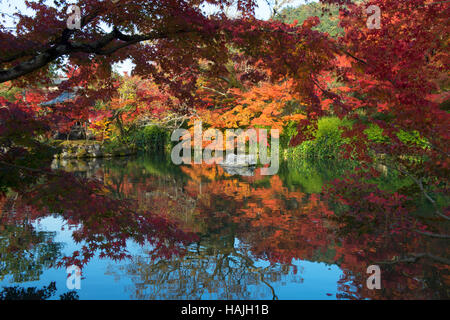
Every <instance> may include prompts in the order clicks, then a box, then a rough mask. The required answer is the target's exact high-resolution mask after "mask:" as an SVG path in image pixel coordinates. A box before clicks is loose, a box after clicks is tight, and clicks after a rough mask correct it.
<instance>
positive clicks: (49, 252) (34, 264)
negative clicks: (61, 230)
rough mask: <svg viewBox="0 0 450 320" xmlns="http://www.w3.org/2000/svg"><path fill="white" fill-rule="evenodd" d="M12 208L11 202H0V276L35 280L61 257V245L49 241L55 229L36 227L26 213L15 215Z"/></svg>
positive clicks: (53, 235)
mask: <svg viewBox="0 0 450 320" xmlns="http://www.w3.org/2000/svg"><path fill="white" fill-rule="evenodd" d="M14 211H15V209H14V203H12V202H6V203H4V204H3V206H0V280H3V279H4V278H5V276H8V275H9V276H11V277H12V281H14V282H26V281H35V280H39V277H40V276H41V274H42V272H43V270H44V269H47V268H50V267H51V266H53V265H54V264H55V263H56V261H57V260H58V259H59V258H61V249H62V246H63V245H62V244H61V243H56V242H54V241H53V239H54V238H55V235H56V232H48V231H37V230H35V228H34V226H33V225H32V224H31V223H30V222H29V221H28V218H27V217H23V218H21V219H18V220H17V219H15V217H14V213H15V212H14Z"/></svg>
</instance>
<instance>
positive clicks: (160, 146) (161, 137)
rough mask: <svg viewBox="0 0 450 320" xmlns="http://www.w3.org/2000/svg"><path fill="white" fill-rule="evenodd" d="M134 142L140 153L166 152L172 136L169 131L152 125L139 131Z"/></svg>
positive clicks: (134, 136) (134, 134)
mask: <svg viewBox="0 0 450 320" xmlns="http://www.w3.org/2000/svg"><path fill="white" fill-rule="evenodd" d="M132 141H133V142H134V144H135V145H136V147H137V149H138V150H139V151H154V150H164V148H166V147H167V146H168V145H169V144H170V134H169V131H168V130H167V129H164V128H161V127H159V126H156V125H151V126H146V127H143V128H139V129H137V130H136V131H135V132H134V133H133V134H132Z"/></svg>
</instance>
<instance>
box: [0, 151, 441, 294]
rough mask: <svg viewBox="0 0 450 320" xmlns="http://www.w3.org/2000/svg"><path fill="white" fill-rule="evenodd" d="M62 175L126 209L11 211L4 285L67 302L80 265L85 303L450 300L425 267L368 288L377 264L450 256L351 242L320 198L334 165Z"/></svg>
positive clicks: (131, 167) (0, 268) (411, 267)
mask: <svg viewBox="0 0 450 320" xmlns="http://www.w3.org/2000/svg"><path fill="white" fill-rule="evenodd" d="M53 166H54V168H55V169H58V168H62V169H64V170H66V171H69V172H73V173H75V175H76V176H78V177H79V178H80V179H86V178H87V179H96V180H98V181H100V182H101V185H102V188H103V192H104V193H105V194H107V195H108V196H109V197H112V198H113V199H116V200H120V201H121V202H120V205H118V204H117V203H115V202H111V204H109V207H110V208H111V210H109V211H101V209H98V211H96V208H90V207H89V208H84V207H83V204H78V202H74V204H73V207H74V211H73V212H69V213H65V214H61V215H55V214H53V215H50V212H51V211H36V210H34V211H33V210H32V209H30V208H28V207H27V208H28V209H27V210H28V211H27V210H22V211H20V213H18V212H16V211H17V210H16V211H14V210H13V209H14V208H13V206H17V204H15V202H12V200H11V199H9V200H8V201H5V202H4V203H2V204H1V205H2V208H3V210H2V214H3V216H2V228H1V229H0V253H1V258H0V277H1V278H0V285H1V286H10V285H11V284H18V285H21V286H29V285H37V284H41V285H42V286H44V284H48V283H49V282H50V281H56V283H57V287H58V290H61V292H65V291H67V290H66V289H65V281H64V280H65V278H64V277H65V273H64V271H65V270H64V268H62V267H64V266H65V265H67V264H71V263H76V264H81V265H82V267H83V277H84V278H83V287H82V290H80V291H79V295H80V298H81V299H83V298H106V299H107V298H134V299H261V298H264V299H278V298H279V299H286V298H288V299H309V298H316V299H317V298H318V299H328V298H357V299H364V298H391V299H393V298H446V297H448V279H449V278H448V265H445V264H436V263H428V262H423V261H418V262H417V263H412V264H410V263H406V264H404V263H400V264H396V263H392V264H390V263H388V264H384V265H383V266H382V269H383V289H382V290H378V291H376V290H375V291H374V290H368V289H367V288H366V286H365V283H366V278H367V274H366V273H365V271H366V268H367V266H369V265H370V264H373V263H374V262H377V261H381V262H383V261H393V260H392V259H393V257H394V258H395V257H398V256H401V254H402V253H404V252H406V251H408V252H409V251H411V250H413V251H414V250H418V249H420V250H422V248H423V246H424V245H425V246H428V248H430V247H432V248H433V249H434V250H437V251H440V252H441V253H444V254H445V253H447V252H446V246H445V244H442V243H440V242H439V241H435V240H433V241H431V242H430V241H427V242H426V243H424V242H423V241H422V239H418V238H416V239H400V238H399V237H401V236H402V235H392V234H388V233H386V234H385V233H383V230H358V229H356V230H350V229H345V232H343V230H344V229H343V228H342V225H341V223H340V222H339V221H337V220H336V219H334V218H335V217H336V216H337V215H339V211H340V208H339V206H337V205H335V204H330V203H327V202H326V201H324V199H323V197H322V196H321V195H320V194H319V191H320V189H321V187H322V185H323V183H324V182H326V181H329V180H330V179H332V178H335V177H337V176H339V174H341V172H343V169H342V168H341V167H339V166H337V165H335V164H323V163H322V164H304V163H303V164H301V165H298V164H295V165H293V164H292V163H283V164H282V166H281V168H280V172H279V174H278V175H274V176H264V175H261V174H260V169H259V168H256V170H255V171H254V172H252V175H244V176H241V175H233V173H231V174H230V173H227V172H226V171H225V170H224V169H223V168H222V167H220V166H215V165H210V166H208V165H192V166H174V165H172V164H171V163H170V160H167V159H164V158H151V157H148V156H147V157H135V158H116V159H103V160H98V159H97V160H92V161H81V160H65V161H61V162H57V163H54V165H53ZM80 192H81V191H80ZM76 195H77V193H76V192H75V191H74V196H73V197H74V199H81V198H82V196H81V195H82V193H81V194H80V195H79V196H76ZM130 199H131V200H135V201H134V202H133V205H130V206H128V205H127V206H126V207H123V206H122V203H128V201H131V200H130ZM104 201H107V200H106V199H105V200H104ZM108 201H109V200H108ZM53 212H54V211H53ZM146 212H151V213H153V214H152V215H148V214H147V213H146ZM49 216H55V217H54V219H56V220H48V219H49ZM49 221H50V222H49ZM51 221H52V222H51ZM55 221H57V222H55ZM38 225H40V226H42V225H44V226H46V227H47V229H49V226H51V228H50V229H52V230H51V231H49V230H40V229H39V228H38ZM374 234H376V236H374ZM61 235H64V236H61ZM380 235H382V237H380ZM380 239H382V241H381V242H380ZM58 279H59V280H58ZM94 283H95V285H94Z"/></svg>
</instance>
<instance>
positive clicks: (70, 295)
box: [0, 282, 79, 300]
mask: <svg viewBox="0 0 450 320" xmlns="http://www.w3.org/2000/svg"><path fill="white" fill-rule="evenodd" d="M55 293H56V283H55V282H50V284H49V285H48V286H44V287H42V288H41V289H39V288H37V287H29V288H19V287H18V286H14V287H3V290H1V291H0V300H47V299H50V298H51V297H52V296H53V295H54V294H55ZM59 299H60V300H78V299H79V297H78V294H77V293H76V291H68V292H66V293H63V294H61V295H60V296H59Z"/></svg>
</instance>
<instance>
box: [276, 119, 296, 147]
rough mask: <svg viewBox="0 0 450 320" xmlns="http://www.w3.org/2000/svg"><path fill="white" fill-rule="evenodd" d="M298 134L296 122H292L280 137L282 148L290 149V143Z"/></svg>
mask: <svg viewBox="0 0 450 320" xmlns="http://www.w3.org/2000/svg"><path fill="white" fill-rule="evenodd" d="M297 133H298V131H297V123H296V122H295V121H290V122H289V123H288V124H287V125H286V126H285V127H284V128H283V132H282V133H281V135H280V147H281V148H282V149H287V148H288V147H289V142H290V141H291V139H292V138H293V137H295V136H296V135H297Z"/></svg>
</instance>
